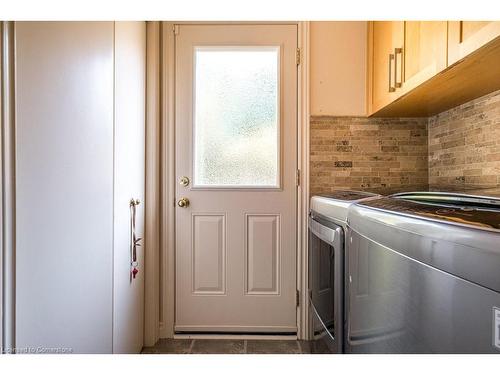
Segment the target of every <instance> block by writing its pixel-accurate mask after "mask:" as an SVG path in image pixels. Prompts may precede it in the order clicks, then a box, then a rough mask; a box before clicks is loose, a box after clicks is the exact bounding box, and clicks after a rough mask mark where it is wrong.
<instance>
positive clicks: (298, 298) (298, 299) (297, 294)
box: [295, 290, 300, 307]
mask: <svg viewBox="0 0 500 375" xmlns="http://www.w3.org/2000/svg"><path fill="white" fill-rule="evenodd" d="M295 304H296V306H297V307H299V306H300V293H299V291H298V290H296V291H295Z"/></svg>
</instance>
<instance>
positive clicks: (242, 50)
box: [175, 24, 297, 332]
mask: <svg viewBox="0 0 500 375" xmlns="http://www.w3.org/2000/svg"><path fill="white" fill-rule="evenodd" d="M296 50H297V26H296V25H285V24H282V25H234V24H233V25H181V26H177V27H176V38H175V53H176V56H175V58H176V71H175V74H176V77H175V79H176V81H175V82H176V89H175V100H176V107H175V111H176V113H175V118H176V176H177V185H176V186H177V187H176V201H177V202H176V204H177V206H176V207H177V208H176V314H175V330H176V331H177V332H185V331H210V332H249V331H250V332H295V331H296V329H297V324H296V194H297V186H296V168H297V65H296ZM183 177H187V179H183ZM181 180H182V181H183V182H184V183H183V184H181ZM188 180H189V181H188ZM186 183H187V186H185V185H186ZM183 198H185V199H186V200H188V201H189V204H187V201H183V200H182V199H183ZM179 203H180V205H184V207H180V206H179Z"/></svg>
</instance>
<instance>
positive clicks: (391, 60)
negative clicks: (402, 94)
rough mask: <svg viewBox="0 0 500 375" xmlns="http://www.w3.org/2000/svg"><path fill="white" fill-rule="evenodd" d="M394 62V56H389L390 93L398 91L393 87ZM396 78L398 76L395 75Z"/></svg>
mask: <svg viewBox="0 0 500 375" xmlns="http://www.w3.org/2000/svg"><path fill="white" fill-rule="evenodd" d="M393 61H394V55H393V54H392V53H390V54H389V92H394V91H396V88H395V87H394V86H393V85H392V62H393ZM394 76H396V75H394Z"/></svg>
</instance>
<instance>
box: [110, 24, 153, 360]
mask: <svg viewBox="0 0 500 375" xmlns="http://www.w3.org/2000/svg"><path fill="white" fill-rule="evenodd" d="M145 77H146V23H145V22H116V23H115V202H114V205H115V219H114V226H115V227H114V237H115V241H114V275H113V277H114V312H113V316H114V319H113V326H114V329H113V352H114V353H139V352H140V351H141V349H142V344H143V331H144V250H143V249H144V247H143V246H141V247H138V248H137V262H138V266H137V268H138V269H139V273H138V274H137V275H136V278H135V279H133V278H132V277H131V273H130V272H131V267H130V262H131V251H130V250H131V249H130V207H129V202H130V199H131V198H134V199H139V200H140V202H141V203H140V204H139V206H137V217H136V233H137V237H141V238H143V239H144V165H145V160H144V142H145V140H144V136H145V134H144V126H145V113H144V110H145V85H146V83H145ZM143 244H144V240H141V245H143Z"/></svg>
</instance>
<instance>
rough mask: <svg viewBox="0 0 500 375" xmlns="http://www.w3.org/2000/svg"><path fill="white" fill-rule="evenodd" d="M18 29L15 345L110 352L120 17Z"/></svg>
mask: <svg viewBox="0 0 500 375" xmlns="http://www.w3.org/2000/svg"><path fill="white" fill-rule="evenodd" d="M15 28H16V35H15V43H16V51H15V59H16V75H15V79H16V93H15V94H16V97H15V100H16V196H15V204H16V270H15V273H16V296H15V298H16V322H15V323H16V326H15V334H16V346H17V347H18V348H47V349H49V348H59V349H60V350H61V352H62V353H65V352H66V351H63V350H68V351H69V349H71V350H72V353H111V352H112V347H113V342H112V338H113V294H112V291H113V289H112V288H113V161H114V160H113V130H114V126H113V122H114V121H113V78H114V74H113V36H114V33H113V22H16V25H15ZM125 204H126V202H125ZM44 352H45V351H42V353H44ZM49 352H50V351H49ZM37 353H38V352H37Z"/></svg>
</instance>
